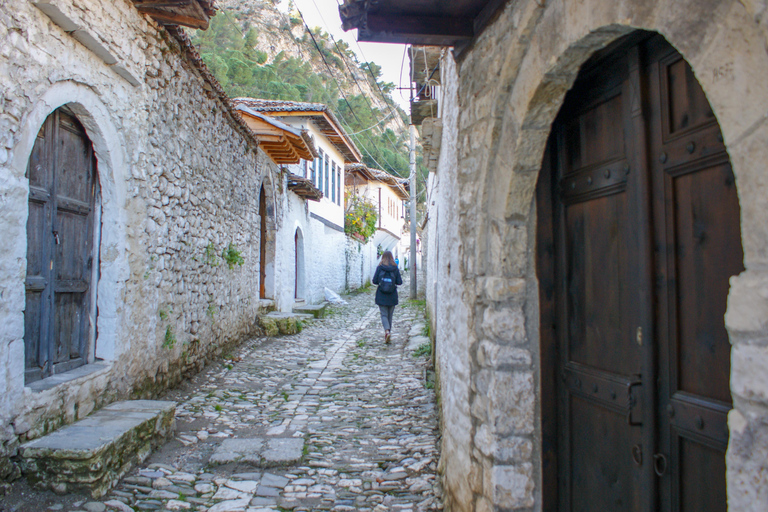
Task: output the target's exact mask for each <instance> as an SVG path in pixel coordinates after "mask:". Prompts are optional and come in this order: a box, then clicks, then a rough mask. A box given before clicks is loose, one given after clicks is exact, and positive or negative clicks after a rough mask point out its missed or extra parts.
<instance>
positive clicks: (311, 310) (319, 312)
mask: <svg viewBox="0 0 768 512" xmlns="http://www.w3.org/2000/svg"><path fill="white" fill-rule="evenodd" d="M327 308H328V303H327V302H323V303H322V304H305V305H301V306H293V312H294V313H301V314H305V315H312V317H313V318H323V317H324V316H325V312H326V310H327Z"/></svg>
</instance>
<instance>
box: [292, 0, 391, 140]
mask: <svg viewBox="0 0 768 512" xmlns="http://www.w3.org/2000/svg"><path fill="white" fill-rule="evenodd" d="M312 4H313V5H314V6H315V9H317V13H318V14H319V15H320V20H321V21H322V22H323V24H324V25H325V28H326V29H328V35H329V36H330V38H331V41H333V44H334V46H335V47H336V51H337V52H338V53H339V56H340V57H341V60H342V61H343V62H344V65H345V66H346V68H347V70H348V71H349V77H350V78H351V79H352V81H353V82H354V83H355V85H356V86H357V89H358V90H359V91H360V95H361V96H362V97H363V99H364V100H365V102H366V103H367V104H368V108H370V109H371V113H373V112H374V110H375V109H374V107H373V105H371V102H370V101H369V100H368V97H367V96H366V95H365V92H364V91H363V88H362V87H361V86H360V83H359V82H358V81H357V78H356V77H355V74H354V73H353V72H352V69H350V67H349V63H348V62H347V59H346V58H345V56H344V54H343V53H342V51H341V49H340V48H339V43H338V42H337V41H336V38H335V37H333V34H331V32H330V27H329V26H328V22H326V21H325V18H324V17H323V13H322V12H320V8H319V7H318V6H317V2H315V0H312ZM296 9H297V10H299V8H298V7H296ZM299 13H301V10H299ZM302 19H303V16H302ZM359 46H360V45H359V44H358V47H359ZM360 53H361V55H362V48H361V51H360ZM363 58H365V56H363ZM365 67H367V68H368V71H369V72H370V73H371V76H373V72H372V71H371V69H370V65H368V63H367V62H366V63H365ZM373 83H375V84H376V87H379V84H378V82H377V81H376V77H374V80H373ZM379 91H381V89H380V88H379ZM384 104H385V105H388V104H387V102H386V101H384ZM377 124H378V123H377ZM385 139H386V140H387V142H388V143H389V144H390V145H391V146H392V149H394V150H395V152H398V151H400V150H399V149H398V148H397V146H395V144H394V143H393V142H392V140H391V139H390V138H389V137H385Z"/></svg>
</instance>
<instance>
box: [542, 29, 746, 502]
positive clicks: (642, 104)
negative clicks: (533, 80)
mask: <svg viewBox="0 0 768 512" xmlns="http://www.w3.org/2000/svg"><path fill="white" fill-rule="evenodd" d="M665 123H666V125H665ZM718 134H719V129H718V127H717V123H716V121H715V119H714V116H713V115H712V113H711V109H710V108H709V105H708V103H707V102H706V98H705V97H704V94H703V92H701V89H700V87H699V86H698V84H697V83H696V81H695V79H694V78H693V74H692V72H691V71H690V68H689V67H688V65H687V64H686V63H685V61H684V60H682V58H681V57H680V56H679V54H677V53H676V52H675V51H674V50H673V49H672V48H671V47H670V46H669V45H668V44H666V43H665V42H664V41H663V39H662V38H660V37H658V36H655V37H651V36H647V35H646V36H643V37H642V38H639V37H635V39H634V40H633V41H630V42H624V43H622V44H618V45H616V47H615V48H614V49H613V50H611V51H608V52H606V54H604V55H602V56H600V57H598V58H596V59H595V60H594V61H593V62H591V63H588V65H587V66H586V67H585V70H584V71H582V73H581V74H580V77H579V79H578V80H577V82H576V84H575V85H574V88H573V89H572V90H571V92H569V94H568V96H567V97H566V101H565V103H564V106H563V108H562V110H561V112H560V114H559V116H558V119H557V120H556V122H555V124H554V125H553V135H552V137H551V139H550V144H549V147H548V150H547V156H546V157H545V165H544V168H545V169H547V168H550V167H551V172H550V173H549V174H548V175H547V176H543V177H542V179H541V180H540V182H539V191H538V197H539V201H540V203H542V204H549V206H542V205H540V207H539V210H540V224H539V226H540V232H539V239H538V243H539V244H540V250H541V249H544V250H543V251H541V252H542V254H543V256H542V257H541V258H540V260H539V272H540V273H544V274H547V273H548V275H543V274H541V283H542V293H541V297H542V340H543V341H542V342H543V343H546V340H547V339H550V340H551V341H550V343H551V344H552V347H553V348H552V349H551V350H550V349H549V348H547V347H543V350H542V357H543V359H544V360H546V359H547V358H550V360H551V361H552V364H553V367H554V371H553V376H555V377H556V378H557V379H558V380H557V385H556V388H557V389H556V392H555V396H556V397H557V398H556V400H555V401H553V402H552V404H551V406H548V405H547V402H546V398H545V403H544V410H545V413H544V414H545V418H544V425H545V429H547V428H549V429H550V432H545V433H544V436H545V438H544V440H545V445H546V446H545V453H544V461H545V467H544V474H545V480H546V479H547V478H549V483H550V486H551V484H552V480H553V479H556V486H557V498H556V499H552V498H548V499H547V500H545V501H546V503H545V508H546V509H547V510H561V511H580V512H581V511H583V512H587V511H600V512H608V511H615V512H625V511H648V512H650V511H656V510H661V511H665V512H666V511H685V512H693V511H696V512H710V511H711V512H714V511H720V510H725V509H726V505H725V459H724V450H725V445H726V443H727V435H728V434H727V428H726V425H725V414H726V413H727V411H728V409H729V408H730V391H729V386H728V375H729V373H730V367H729V363H730V360H729V347H730V345H729V343H728V338H727V334H726V332H725V327H724V325H723V315H724V313H725V300H726V296H727V291H728V278H729V277H730V276H731V275H734V274H737V273H738V272H740V270H741V261H742V253H741V240H740V234H739V233H740V231H739V209H738V200H737V198H736V193H735V184H734V179H733V175H732V173H731V172H730V165H729V163H728V156H727V154H726V153H725V148H724V146H723V145H722V139H721V138H720V139H718ZM691 141H693V149H691ZM548 211H549V212H551V214H550V213H548ZM547 247H551V248H552V251H551V252H548V251H547V250H546V248H547ZM547 253H549V254H550V255H551V256H548V255H547ZM549 324H551V325H549ZM553 387H555V386H549V387H547V389H552V388H553ZM548 407H549V408H548ZM547 411H549V414H552V415H554V420H553V419H550V418H548V417H547V414H548V413H547ZM553 424H554V425H555V426H552V427H548V425H553ZM553 432H556V434H553ZM548 450H549V451H548ZM548 475H549V476H548Z"/></svg>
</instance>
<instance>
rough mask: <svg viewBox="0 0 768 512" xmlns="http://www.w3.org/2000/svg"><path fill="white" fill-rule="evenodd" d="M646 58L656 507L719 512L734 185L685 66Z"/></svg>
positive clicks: (736, 251) (661, 48)
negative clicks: (654, 321) (655, 362)
mask: <svg viewBox="0 0 768 512" xmlns="http://www.w3.org/2000/svg"><path fill="white" fill-rule="evenodd" d="M647 51H648V53H649V62H650V64H649V66H648V78H649V84H650V87H649V92H650V96H651V98H653V100H654V103H653V104H654V108H653V109H652V110H651V119H650V127H651V130H650V133H652V134H653V135H652V137H651V138H650V148H651V149H650V153H651V155H650V158H649V162H650V164H651V165H650V169H651V176H652V183H653V190H654V195H653V205H652V206H653V212H654V227H655V234H654V247H655V248H656V254H655V257H656V261H655V263H656V276H655V277H656V283H657V286H656V294H655V295H656V298H657V309H656V318H657V326H656V337H657V343H658V371H659V379H658V382H659V389H658V405H657V412H658V414H657V418H658V428H659V448H658V452H659V457H658V459H657V460H658V462H659V463H658V464H657V466H658V467H657V470H658V471H659V472H660V473H662V476H661V477H660V487H659V491H660V500H661V508H662V510H673V511H684V512H699V511H715V510H726V509H727V503H726V492H725V491H726V487H725V449H726V446H727V443H728V426H727V414H728V411H729V410H730V409H731V392H730V386H729V379H730V364H729V363H730V349H731V345H730V342H729V340H728V333H727V332H726V330H725V324H724V321H723V316H724V315H725V309H726V299H727V296H728V280H729V278H730V277H731V276H733V275H736V274H738V273H740V272H741V271H742V270H743V263H742V262H743V253H742V245H741V230H740V214H739V201H738V197H737V194H736V183H735V179H734V175H733V172H732V170H731V165H730V162H729V159H728V154H727V153H726V149H725V145H724V144H723V138H722V135H721V133H720V127H719V126H718V124H717V120H716V119H715V116H714V113H713V112H712V108H711V107H710V105H709V103H708V102H707V99H706V96H705V95H704V92H703V91H702V89H701V86H700V85H699V84H698V82H697V81H696V78H695V77H694V75H693V72H692V70H691V68H690V66H688V64H687V63H686V62H685V61H684V60H683V59H682V57H681V56H680V54H678V53H677V52H676V51H674V50H673V49H671V48H670V47H669V46H668V45H666V44H664V43H663V42H662V41H661V40H660V39H658V38H657V39H654V40H652V41H650V42H649V43H648V45H647ZM662 457H663V458H662ZM664 465H666V468H665V467H664Z"/></svg>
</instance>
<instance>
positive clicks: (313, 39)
mask: <svg viewBox="0 0 768 512" xmlns="http://www.w3.org/2000/svg"><path fill="white" fill-rule="evenodd" d="M294 5H295V4H294ZM295 7H296V10H297V11H298V13H299V16H301V21H302V23H304V27H305V28H306V29H307V32H309V37H310V38H312V42H313V43H314V44H315V48H317V52H318V53H319V54H320V58H321V59H322V60H323V64H325V67H326V68H328V72H329V73H330V74H331V77H332V78H333V80H334V81H335V82H336V87H338V89H339V92H340V93H341V96H342V98H344V101H345V102H346V104H347V106H348V107H349V111H350V112H351V113H352V115H353V116H355V119H357V121H358V122H359V123H360V125H361V126H364V123H363V122H362V120H361V119H360V117H358V115H357V112H355V109H353V108H352V104H351V103H349V100H348V99H347V95H346V94H344V91H343V90H342V88H341V85H340V84H339V81H338V80H337V79H336V76H335V75H334V74H333V70H332V69H331V66H330V65H329V64H328V61H327V60H326V59H325V55H324V54H323V51H322V50H321V49H320V45H319V44H317V40H316V39H315V35H314V34H313V33H312V31H311V30H310V29H309V25H307V21H306V19H304V13H302V12H301V9H299V6H298V5H295ZM338 113H339V116H340V117H341V118H342V119H343V117H344V116H342V115H341V111H339V112H338ZM345 122H346V124H347V125H349V122H347V121H346V120H345ZM364 135H366V137H367V138H368V142H370V143H371V145H373V146H375V145H376V144H375V143H374V142H373V140H371V138H370V137H368V134H367V133H365V134H364ZM363 150H364V151H365V152H366V153H367V154H368V156H369V157H371V160H373V161H374V163H376V165H378V166H379V168H380V169H383V168H384V166H382V165H381V164H380V163H379V162H378V160H376V159H375V158H374V157H373V155H371V153H370V152H369V151H368V150H367V149H365V147H363ZM390 169H392V168H391V167H390ZM392 170H394V169H392Z"/></svg>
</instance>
